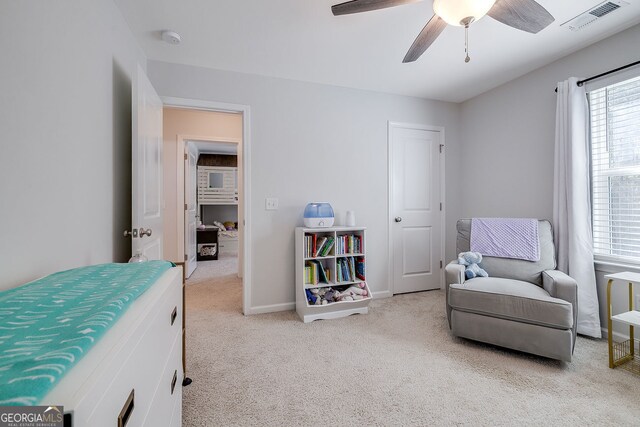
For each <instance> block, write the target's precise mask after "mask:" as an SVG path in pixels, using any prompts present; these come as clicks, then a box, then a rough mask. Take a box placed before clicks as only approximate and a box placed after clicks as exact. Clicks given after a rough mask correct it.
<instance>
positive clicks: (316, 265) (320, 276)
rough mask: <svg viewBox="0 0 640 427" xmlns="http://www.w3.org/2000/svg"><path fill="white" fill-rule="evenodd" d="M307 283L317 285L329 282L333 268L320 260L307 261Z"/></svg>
mask: <svg viewBox="0 0 640 427" xmlns="http://www.w3.org/2000/svg"><path fill="white" fill-rule="evenodd" d="M304 272H305V279H304V280H305V283H306V284H308V285H314V286H315V285H317V284H319V283H329V282H330V280H329V279H330V278H331V270H330V269H328V268H325V266H324V265H322V263H321V262H320V261H317V260H315V259H312V260H309V261H307V263H306V264H305V267H304Z"/></svg>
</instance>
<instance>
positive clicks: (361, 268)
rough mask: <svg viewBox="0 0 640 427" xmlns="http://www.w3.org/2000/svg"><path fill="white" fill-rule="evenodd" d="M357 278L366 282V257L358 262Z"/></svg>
mask: <svg viewBox="0 0 640 427" xmlns="http://www.w3.org/2000/svg"><path fill="white" fill-rule="evenodd" d="M356 277H357V278H358V279H360V280H366V279H365V276H364V257H363V258H359V259H357V260H356Z"/></svg>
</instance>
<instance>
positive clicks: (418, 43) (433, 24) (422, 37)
mask: <svg viewBox="0 0 640 427" xmlns="http://www.w3.org/2000/svg"><path fill="white" fill-rule="evenodd" d="M446 26H447V23H446V22H444V19H442V18H440V17H439V16H438V15H433V17H432V18H431V19H430V20H429V22H427V25H425V26H424V28H423V29H422V31H420V34H418V37H416V39H415V40H414V41H413V44H412V45H411V47H410V48H409V51H408V52H407V54H406V55H405V56H404V59H403V60H402V62H403V63H407V62H413V61H415V60H416V59H418V58H420V55H422V54H423V53H424V52H425V51H426V50H427V49H428V48H429V46H431V44H432V43H433V42H434V41H436V39H437V38H438V36H439V35H440V33H441V32H442V30H444V29H445V27H446Z"/></svg>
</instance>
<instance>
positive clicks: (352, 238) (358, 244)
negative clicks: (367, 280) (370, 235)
mask: <svg viewBox="0 0 640 427" xmlns="http://www.w3.org/2000/svg"><path fill="white" fill-rule="evenodd" d="M336 253H337V254H339V255H345V254H359V253H362V236H360V235H357V234H343V235H341V236H338V241H337V242H336Z"/></svg>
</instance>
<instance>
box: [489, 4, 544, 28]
mask: <svg viewBox="0 0 640 427" xmlns="http://www.w3.org/2000/svg"><path fill="white" fill-rule="evenodd" d="M488 15H489V16H490V17H492V18H493V19H495V20H496V21H500V22H502V23H503V24H505V25H508V26H510V27H513V28H517V29H518V30H522V31H526V32H528V33H533V34H536V33H538V32H540V31H542V30H544V29H545V28H547V27H548V26H549V25H550V24H551V23H552V22H553V21H555V18H554V17H553V16H551V14H550V13H549V12H548V11H547V9H545V8H544V7H542V6H540V5H539V4H538V3H537V2H536V1H534V0H498V1H496V3H495V4H494V5H493V7H492V8H491V10H490V11H489V13H488Z"/></svg>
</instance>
